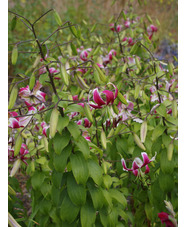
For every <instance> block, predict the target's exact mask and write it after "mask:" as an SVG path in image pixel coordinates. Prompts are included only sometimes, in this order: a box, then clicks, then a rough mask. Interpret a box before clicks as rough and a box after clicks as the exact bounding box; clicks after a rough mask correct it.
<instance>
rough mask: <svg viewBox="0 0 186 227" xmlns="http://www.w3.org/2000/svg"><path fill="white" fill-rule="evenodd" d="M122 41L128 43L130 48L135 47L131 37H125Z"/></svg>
mask: <svg viewBox="0 0 186 227" xmlns="http://www.w3.org/2000/svg"><path fill="white" fill-rule="evenodd" d="M122 41H123V42H124V41H128V45H129V46H133V45H134V41H133V39H132V38H131V37H125V38H124V39H123V40H122Z"/></svg>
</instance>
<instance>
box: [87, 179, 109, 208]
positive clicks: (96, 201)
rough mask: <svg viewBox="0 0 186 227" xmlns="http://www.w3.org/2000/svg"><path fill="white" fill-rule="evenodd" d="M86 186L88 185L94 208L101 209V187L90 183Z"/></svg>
mask: <svg viewBox="0 0 186 227" xmlns="http://www.w3.org/2000/svg"><path fill="white" fill-rule="evenodd" d="M87 186H88V189H89V192H90V195H91V198H92V202H93V205H94V208H95V209H96V210H97V209H101V208H102V206H103V204H104V202H105V201H104V197H103V193H102V191H101V189H100V188H98V187H95V186H94V185H93V184H90V183H89V184H87Z"/></svg>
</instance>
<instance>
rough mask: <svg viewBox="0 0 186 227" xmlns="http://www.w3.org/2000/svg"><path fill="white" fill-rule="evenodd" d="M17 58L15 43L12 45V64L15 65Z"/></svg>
mask: <svg viewBox="0 0 186 227" xmlns="http://www.w3.org/2000/svg"><path fill="white" fill-rule="evenodd" d="M17 58H18V48H17V45H15V46H14V48H13V50H12V65H15V64H16V62H17Z"/></svg>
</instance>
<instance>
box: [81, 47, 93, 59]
mask: <svg viewBox="0 0 186 227" xmlns="http://www.w3.org/2000/svg"><path fill="white" fill-rule="evenodd" d="M91 51H92V49H91V48H88V49H86V50H83V51H82V52H81V54H80V58H81V60H82V61H87V60H88V58H87V57H88V52H91Z"/></svg>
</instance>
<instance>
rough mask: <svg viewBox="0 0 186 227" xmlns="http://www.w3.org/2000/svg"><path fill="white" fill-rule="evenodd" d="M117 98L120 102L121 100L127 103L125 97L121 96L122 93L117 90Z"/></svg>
mask: <svg viewBox="0 0 186 227" xmlns="http://www.w3.org/2000/svg"><path fill="white" fill-rule="evenodd" d="M117 98H118V99H119V101H120V102H122V103H123V104H125V105H127V104H128V102H127V101H126V99H125V98H124V97H123V95H122V94H121V93H120V92H119V91H118V96H117Z"/></svg>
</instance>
